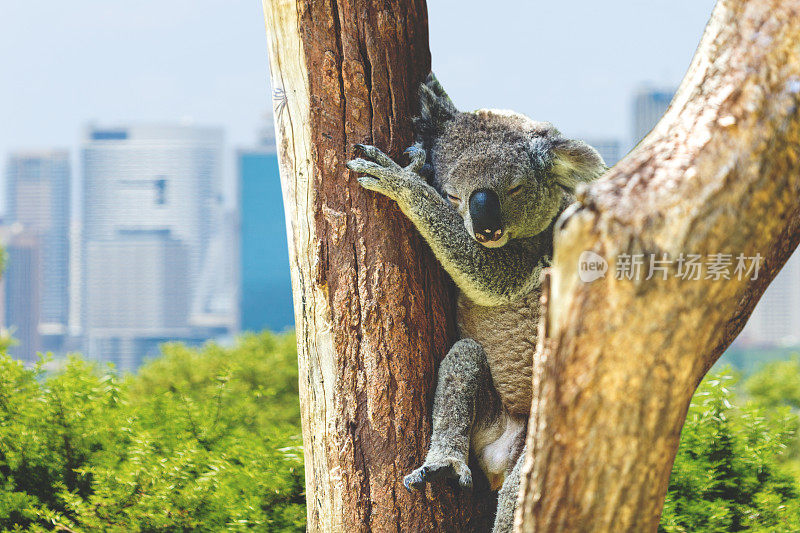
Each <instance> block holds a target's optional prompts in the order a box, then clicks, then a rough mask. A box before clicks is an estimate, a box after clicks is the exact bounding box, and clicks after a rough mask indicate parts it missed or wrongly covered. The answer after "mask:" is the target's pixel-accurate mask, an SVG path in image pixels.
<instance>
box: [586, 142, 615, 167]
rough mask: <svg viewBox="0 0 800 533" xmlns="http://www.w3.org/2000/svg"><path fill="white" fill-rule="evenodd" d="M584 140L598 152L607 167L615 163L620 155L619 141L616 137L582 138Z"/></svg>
mask: <svg viewBox="0 0 800 533" xmlns="http://www.w3.org/2000/svg"><path fill="white" fill-rule="evenodd" d="M584 141H585V142H586V143H588V144H589V145H590V146H593V147H594V149H595V150H597V151H598V152H599V153H600V156H601V157H602V158H603V161H605V162H606V165H608V166H609V167H613V166H614V165H616V164H617V162H618V161H619V160H620V159H621V157H622V148H621V146H620V142H619V141H618V140H616V139H608V138H589V139H584Z"/></svg>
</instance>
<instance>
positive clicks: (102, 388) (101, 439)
mask: <svg viewBox="0 0 800 533" xmlns="http://www.w3.org/2000/svg"><path fill="white" fill-rule="evenodd" d="M0 351H3V346H2V345H0ZM162 351H163V354H162V356H161V357H159V358H158V359H155V360H153V361H151V362H149V363H147V364H146V365H144V366H143V367H142V368H141V369H140V370H139V372H138V373H137V374H135V375H132V376H127V377H124V378H119V377H117V375H116V374H115V373H114V372H113V371H110V370H108V369H106V370H101V369H99V368H98V367H97V366H96V365H93V364H91V363H87V362H85V361H83V360H81V359H80V358H78V357H73V358H71V359H69V361H68V362H67V363H66V365H65V367H64V368H63V369H62V370H60V371H58V372H55V373H52V374H48V373H47V372H45V370H44V367H45V361H42V362H40V364H39V365H38V366H37V367H35V368H33V369H26V368H24V367H23V365H22V364H21V363H20V362H18V361H15V360H13V359H11V358H9V357H8V356H5V355H0V530H2V531H52V530H63V531H75V532H89V531H91V532H94V531H101V532H129V531H134V532H135V531H148V532H162V531H163V532H167V531H169V532H172V531H238V530H255V531H303V530H304V529H305V497H304V492H303V488H304V487H303V465H302V460H303V459H302V448H301V438H300V423H299V419H300V412H299V405H298V401H297V394H298V390H297V360H296V357H297V353H296V348H295V343H294V338H293V336H292V335H272V334H269V333H264V334H261V335H249V336H244V337H242V338H241V339H239V340H238V342H237V344H236V345H235V346H234V347H232V348H222V347H219V346H217V345H213V344H211V345H208V346H206V347H204V348H202V349H199V350H198V349H190V348H186V347H185V346H182V345H179V344H170V345H166V346H164V347H163V349H162ZM734 381H735V380H733V379H732V378H729V377H725V375H724V373H723V374H717V375H714V376H711V377H709V378H707V379H706V380H704V382H703V383H702V384H701V386H700V387H699V388H698V391H697V393H696V394H695V396H694V398H693V400H692V403H691V406H690V408H689V413H688V416H687V419H686V425H685V427H684V430H683V432H682V434H681V445H680V449H679V451H678V455H677V457H676V460H675V465H674V467H673V471H672V476H671V478H670V485H669V491H668V494H667V498H666V502H665V506H664V514H663V516H662V520H661V526H660V528H659V529H660V531H662V532H665V533H675V532H717V531H719V532H722V531H753V532H767V531H769V532H780V531H786V532H789V531H792V532H794V531H800V490H798V484H797V480H796V477H795V476H794V475H793V472H800V468H798V467H797V466H796V465H797V464H798V460H797V459H796V458H797V457H800V444H798V440H797V438H796V436H795V435H796V433H797V429H798V426H800V422H799V421H798V416H797V415H796V414H795V413H794V412H793V411H792V408H795V409H796V408H797V407H798V406H800V362H798V360H794V361H789V362H781V363H771V364H770V365H767V366H766V367H765V368H764V369H763V370H762V371H761V372H758V373H756V374H755V375H753V376H752V377H751V378H750V379H748V381H747V382H746V383H745V386H744V390H745V391H746V392H747V394H748V395H749V396H746V397H745V396H742V395H738V396H737V395H736V394H735V393H734V391H733V389H732V387H733V384H734ZM734 404H737V405H739V407H735V406H734Z"/></svg>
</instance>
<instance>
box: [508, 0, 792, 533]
mask: <svg viewBox="0 0 800 533" xmlns="http://www.w3.org/2000/svg"><path fill="white" fill-rule="evenodd" d="M799 106H800V0H720V1H719V3H718V5H717V7H716V8H715V11H714V14H713V16H712V19H711V21H710V23H709V25H708V28H707V30H706V34H705V36H704V38H703V41H702V42H701V45H700V47H699V49H698V52H697V54H696V56H695V58H694V61H693V63H692V66H691V68H690V69H689V72H688V74H687V76H686V79H685V80H684V82H683V85H682V86H681V88H680V90H679V91H678V94H677V95H676V97H675V100H674V101H673V103H672V105H671V107H670V109H669V111H668V112H667V114H666V115H665V117H664V119H663V120H662V121H661V123H660V124H659V125H658V126H657V127H656V128H655V130H654V131H653V132H652V133H651V134H650V135H649V136H648V138H647V139H646V140H645V141H644V142H643V143H642V145H641V146H639V147H638V148H637V149H636V150H635V151H634V152H633V153H632V154H631V155H629V156H628V157H627V158H626V159H625V160H623V161H622V162H621V163H619V164H618V165H617V166H616V167H615V168H614V169H613V170H612V171H610V172H609V173H608V174H607V175H606V176H605V177H604V178H603V179H601V180H600V181H599V182H597V183H595V184H593V185H592V186H590V187H588V188H587V189H586V190H585V191H584V192H583V194H581V195H580V198H579V200H580V204H579V206H578V207H577V209H575V210H573V211H571V212H570V213H568V214H565V216H564V217H563V220H562V222H561V224H562V227H561V229H560V231H559V232H558V234H557V236H556V248H555V257H554V261H553V267H552V272H551V279H550V282H549V293H550V294H549V303H548V310H547V312H546V313H545V318H544V324H543V326H542V329H543V330H544V332H545V337H546V339H543V340H542V342H541V345H540V350H539V353H538V354H537V357H536V358H535V361H534V401H533V410H532V413H531V421H530V425H529V436H528V457H527V463H526V466H525V471H524V477H523V483H522V488H521V491H520V505H519V506H518V510H517V517H516V527H517V530H518V531H548V532H550V531H569V532H574V531H592V532H598V531H614V532H618V531H636V532H639V531H655V530H656V529H657V526H658V522H659V517H660V514H661V508H662V505H663V501H664V497H665V494H666V490H667V485H668V482H669V475H670V470H671V467H672V463H673V461H674V458H675V453H676V450H677V446H678V439H679V435H680V431H681V427H682V425H683V422H684V418H685V416H686V411H687V408H688V405H689V401H690V399H691V396H692V394H693V392H694V390H695V388H696V387H697V385H698V383H699V382H700V380H701V379H702V377H703V376H704V374H705V373H706V372H707V371H708V369H709V368H710V367H711V365H712V364H713V363H714V362H715V361H716V360H717V358H718V357H719V355H720V354H721V353H722V351H723V350H724V349H725V348H726V347H727V346H728V345H729V344H730V342H731V341H732V340H733V338H734V337H735V336H736V335H737V334H738V333H739V331H740V330H741V328H742V327H743V325H744V324H745V322H746V320H747V317H748V316H749V315H750V313H751V311H752V309H753V307H754V306H755V304H756V302H757V301H758V299H759V298H760V296H761V294H762V293H763V292H764V290H765V289H766V287H767V285H768V284H769V282H770V281H771V280H772V278H773V277H774V276H775V274H776V273H777V272H778V271H779V270H780V268H781V267H782V265H783V264H784V263H785V261H786V260H787V259H788V258H789V256H790V255H791V253H792V251H793V250H794V249H795V247H796V246H797V244H798V240H800V164H799V162H798V161H799V159H798V158H800V114H799V113H798V107H799ZM587 250H589V251H593V252H595V253H596V254H598V255H600V256H602V257H604V258H605V259H607V260H608V263H609V270H608V272H607V273H606V276H605V277H604V278H602V279H598V280H596V281H594V282H591V283H584V282H582V281H580V278H579V275H578V262H579V257H580V256H581V253H582V252H584V251H587ZM682 253H683V254H687V255H688V254H700V255H702V256H703V263H704V264H705V265H706V267H704V268H703V271H702V274H701V279H699V280H692V279H678V278H676V277H675V276H676V274H677V266H678V265H677V263H678V260H679V259H680V254H682ZM717 253H721V254H731V257H730V261H731V263H730V265H729V268H728V275H729V276H730V278H731V279H729V280H726V279H724V277H722V279H719V280H714V279H713V277H714V276H715V274H713V272H709V270H708V268H707V265H708V264H709V263H710V264H714V262H715V258H714V257H713V256H712V257H709V256H710V255H711V254H717ZM623 254H625V255H623ZM639 254H643V257H644V261H643V262H644V272H643V275H642V276H641V277H640V279H639V280H638V281H636V280H629V279H621V280H620V279H616V278H617V271H618V270H617V269H618V268H621V269H622V271H623V272H624V273H626V274H628V273H630V272H629V270H628V269H627V268H622V267H625V266H626V264H627V263H628V262H629V261H631V257H637V256H638V255H639ZM650 254H655V257H656V258H657V259H661V258H662V257H663V256H664V255H666V256H667V258H668V260H669V259H671V260H673V261H675V263H673V264H672V265H671V266H670V270H669V271H668V275H667V279H666V280H664V279H662V276H663V274H662V272H661V271H660V270H657V271H654V275H653V276H652V277H651V279H649V280H647V279H645V278H646V277H647V275H648V274H649V273H650V272H649V268H648V265H649V261H650V257H651V256H650ZM739 254H743V256H744V257H745V258H749V257H756V256H758V255H760V256H761V257H762V258H763V262H762V264H761V267H760V270H759V272H758V276H757V279H754V280H753V279H750V278H752V272H750V273H749V275H746V276H743V277H742V279H739V276H737V275H736V273H735V270H734V269H735V267H736V265H737V263H738V261H737V256H738V255H739ZM584 258H585V257H584ZM686 258H687V257H685V259H686ZM716 259H722V258H719V257H718V258H716ZM633 261H635V260H633ZM750 263H751V261H748V262H747V264H748V266H749V264H750ZM717 264H719V261H718V262H717ZM658 266H664V264H658ZM684 267H686V264H685V263H684ZM709 273H711V275H712V279H705V278H706V276H707V275H709ZM632 277H635V276H632Z"/></svg>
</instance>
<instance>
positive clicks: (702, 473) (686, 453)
mask: <svg viewBox="0 0 800 533" xmlns="http://www.w3.org/2000/svg"><path fill="white" fill-rule="evenodd" d="M733 384H734V379H733V378H731V377H729V376H725V375H724V374H718V375H713V376H710V377H708V378H707V379H706V380H704V381H703V383H702V384H701V385H700V387H699V388H698V390H697V392H696V393H695V395H694V397H693V398H692V403H691V406H690V407H689V412H688V415H687V418H686V424H685V426H684V428H683V431H682V433H681V443H680V448H679V450H678V455H677V457H676V459H675V464H674V466H673V469H672V476H671V478H670V484H669V491H668V493H667V498H666V502H665V504H664V513H663V515H662V518H661V526H660V528H659V530H660V531H663V532H669V533H674V532H696V531H703V532H722V531H752V532H768V531H769V532H780V531H785V532H790V531H792V532H794V531H800V491H798V484H797V480H796V479H795V477H794V476H793V475H792V474H791V472H790V470H789V469H788V468H786V466H785V465H784V460H783V457H784V455H785V452H786V450H787V447H789V446H790V445H792V444H793V443H794V442H795V441H794V436H795V433H796V432H797V429H798V417H797V415H796V414H794V413H792V412H791V410H790V409H789V408H788V407H786V406H782V407H774V406H773V407H767V406H765V405H764V404H762V403H761V402H760V401H759V400H758V398H754V399H753V400H751V401H748V402H745V403H744V405H743V406H742V407H741V408H736V407H734V406H733V403H734V402H736V401H737V400H736V397H735V395H734V393H733V392H732V391H731V387H732V386H733Z"/></svg>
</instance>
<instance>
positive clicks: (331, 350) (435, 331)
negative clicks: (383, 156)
mask: <svg viewBox="0 0 800 533" xmlns="http://www.w3.org/2000/svg"><path fill="white" fill-rule="evenodd" d="M263 6H264V13H265V18H266V27H267V35H268V43H269V57H270V65H271V69H270V71H271V78H272V88H273V98H274V107H275V120H276V130H277V138H278V149H279V157H280V162H281V181H282V186H283V196H284V203H285V206H286V223H287V231H288V234H289V249H290V258H291V270H292V284H293V286H294V298H295V319H296V327H297V339H298V346H299V364H300V391H301V392H300V402H301V406H302V419H303V438H304V449H305V465H306V467H305V468H306V501H307V505H308V529H309V531H354V530H358V531H367V530H372V531H433V530H435V531H470V530H485V529H486V528H487V527H488V526H487V525H486V524H487V522H488V520H491V516H490V514H491V513H487V504H486V501H487V500H488V498H487V497H486V492H485V491H484V492H483V493H482V494H481V493H480V491H478V493H477V496H478V497H477V499H478V500H479V501H481V502H484V503H482V504H480V505H479V504H476V503H475V501H476V500H475V499H473V497H474V496H475V495H473V494H472V493H470V492H468V491H459V490H454V489H452V488H450V487H449V486H447V485H436V486H435V487H434V488H433V489H429V490H428V491H427V493H426V492H415V493H408V492H406V490H405V489H404V488H403V485H402V479H403V475H405V474H407V473H409V472H411V471H412V470H413V468H415V467H416V466H418V465H419V464H421V463H422V460H423V458H424V452H425V451H426V448H427V445H428V441H429V437H430V433H431V428H430V416H429V411H430V407H431V404H432V399H433V392H434V387H435V366H436V364H437V363H438V361H439V360H440V359H441V358H442V357H443V355H444V354H445V353H446V351H447V349H448V348H449V346H450V344H451V342H452V340H453V335H454V327H453V320H452V317H453V313H452V309H451V308H452V298H451V296H452V291H451V290H450V287H449V284H448V282H447V281H446V279H445V276H444V274H443V272H442V270H441V269H440V267H439V265H438V264H437V262H436V260H435V259H434V258H433V256H432V254H431V253H430V252H429V251H428V249H427V247H426V246H425V245H424V244H423V242H422V240H421V238H420V237H419V235H418V234H417V233H416V232H415V231H414V230H413V228H412V227H411V226H410V224H409V223H408V222H407V221H406V219H405V217H403V216H402V214H401V213H400V211H399V209H398V208H397V207H396V205H395V204H394V203H393V202H391V201H390V200H388V199H386V198H383V197H380V196H378V195H372V194H369V193H367V192H366V191H365V190H363V189H362V188H361V187H360V186H359V185H358V183H357V182H356V179H355V178H356V176H355V175H354V174H352V173H351V172H349V171H348V170H347V169H346V168H345V166H344V163H345V162H346V161H347V160H348V159H350V158H352V157H353V156H354V153H353V148H352V147H353V144H354V143H367V144H375V145H378V146H380V147H382V148H384V147H385V148H387V150H386V151H387V153H389V154H390V155H392V156H393V157H396V158H399V157H400V156H401V153H402V151H403V150H404V149H405V148H406V147H408V146H409V145H410V144H411V143H412V134H411V124H410V118H411V117H412V116H413V115H414V114H415V112H416V111H417V109H416V106H417V97H416V94H417V86H418V84H419V83H420V81H422V80H423V79H424V78H425V76H426V75H427V74H428V72H429V70H430V52H429V50H428V34H427V11H426V6H425V2H424V0H410V1H405V0H382V1H378V0H373V1H369V0H338V1H337V0H306V1H300V0H264V4H263Z"/></svg>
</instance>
